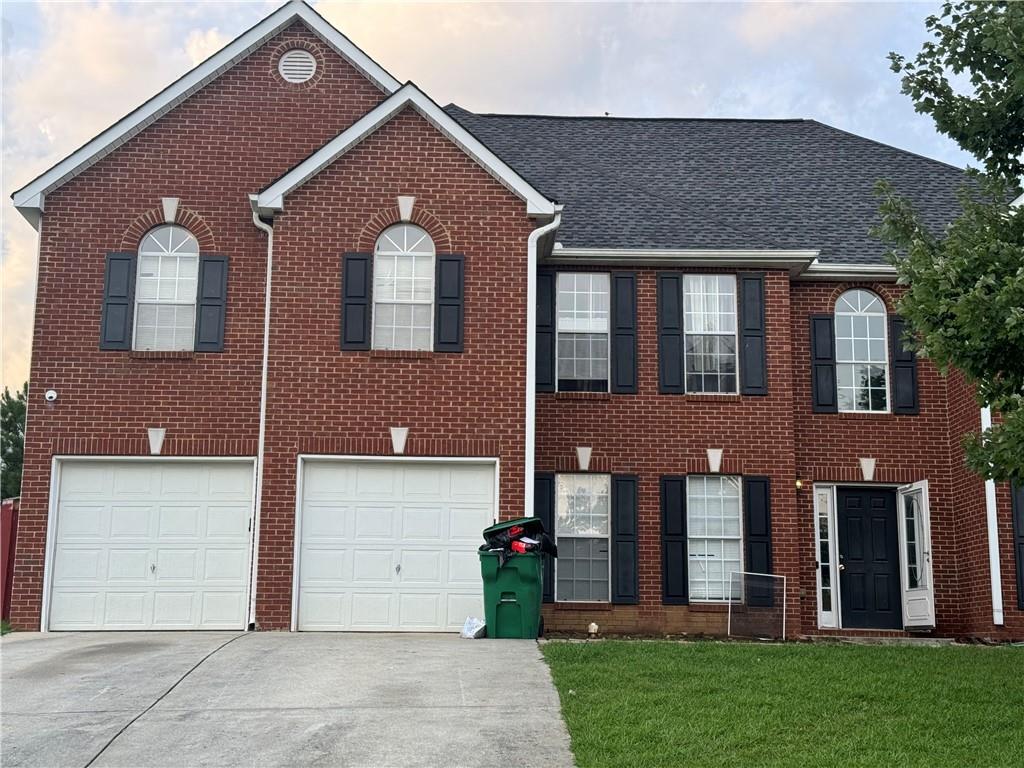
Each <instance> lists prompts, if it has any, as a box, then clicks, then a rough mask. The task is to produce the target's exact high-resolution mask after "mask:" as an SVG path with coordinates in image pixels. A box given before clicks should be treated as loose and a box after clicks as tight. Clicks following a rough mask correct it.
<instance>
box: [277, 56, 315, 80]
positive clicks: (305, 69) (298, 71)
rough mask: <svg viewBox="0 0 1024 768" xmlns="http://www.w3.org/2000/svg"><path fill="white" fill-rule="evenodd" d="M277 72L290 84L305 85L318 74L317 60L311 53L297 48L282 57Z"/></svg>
mask: <svg viewBox="0 0 1024 768" xmlns="http://www.w3.org/2000/svg"><path fill="white" fill-rule="evenodd" d="M277 71H278V72H280V73H281V77H283V78H284V79H285V80H287V81H288V82H289V83H304V82H306V81H307V80H309V79H310V78H311V77H313V74H314V73H315V72H316V59H315V58H314V57H313V54H311V53H310V52H309V51H304V50H302V49H301V48H296V49H294V50H291V51H288V53H286V54H285V55H284V56H282V57H281V60H280V61H278V62H277Z"/></svg>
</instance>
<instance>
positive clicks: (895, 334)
mask: <svg viewBox="0 0 1024 768" xmlns="http://www.w3.org/2000/svg"><path fill="white" fill-rule="evenodd" d="M906 332H907V323H906V321H905V320H904V319H903V318H902V317H900V316H899V315H893V316H892V317H891V318H890V320H889V344H890V346H891V347H892V412H893V413H899V414H904V415H908V416H916V415H917V413H918V412H919V411H920V406H919V404H918V400H917V354H916V353H915V352H914V350H912V349H910V348H909V347H907V346H906V344H904V339H903V337H904V335H905V334H906Z"/></svg>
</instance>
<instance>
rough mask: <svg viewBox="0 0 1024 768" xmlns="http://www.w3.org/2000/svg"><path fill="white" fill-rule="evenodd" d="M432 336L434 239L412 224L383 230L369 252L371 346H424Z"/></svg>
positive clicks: (430, 346) (407, 347) (411, 347)
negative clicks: (371, 320)
mask: <svg viewBox="0 0 1024 768" xmlns="http://www.w3.org/2000/svg"><path fill="white" fill-rule="evenodd" d="M433 339H434V241H433V240H431V239H430V235H428V234H427V233H426V232H425V231H424V230H423V229H421V228H420V227H417V226H415V225H413V224H396V225H394V226H392V227H388V228H387V229H385V230H384V231H383V232H382V233H381V235H380V237H378V238H377V244H376V246H375V247H374V251H373V341H372V346H373V348H374V349H405V350H429V349H431V348H432V346H433Z"/></svg>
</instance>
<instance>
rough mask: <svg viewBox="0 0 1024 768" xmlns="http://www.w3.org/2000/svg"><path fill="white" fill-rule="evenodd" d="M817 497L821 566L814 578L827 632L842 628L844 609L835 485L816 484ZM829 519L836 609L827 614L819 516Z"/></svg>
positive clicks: (816, 551)
mask: <svg viewBox="0 0 1024 768" xmlns="http://www.w3.org/2000/svg"><path fill="white" fill-rule="evenodd" d="M813 494H814V496H813V498H814V544H815V549H814V562H815V563H816V564H817V567H816V568H815V569H814V570H815V575H814V583H815V590H816V592H815V599H816V606H817V609H818V626H819V627H821V628H825V629H839V628H840V626H839V623H840V619H839V617H840V616H842V611H841V610H840V604H839V601H840V599H841V598H840V589H839V571H838V569H837V567H836V564H837V563H838V562H839V544H838V542H837V540H836V534H837V531H836V514H835V509H836V488H835V486H834V485H815V486H814V488H813ZM821 514H824V515H825V516H826V521H827V522H826V527H827V528H828V560H829V562H828V566H829V583H830V584H831V585H832V586H831V592H832V609H831V610H828V611H826V610H825V609H824V608H823V607H822V603H821V588H822V583H821V561H820V559H819V557H818V555H819V553H820V552H821V544H822V541H821V529H820V527H819V526H818V518H819V515H821Z"/></svg>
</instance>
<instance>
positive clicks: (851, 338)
mask: <svg viewBox="0 0 1024 768" xmlns="http://www.w3.org/2000/svg"><path fill="white" fill-rule="evenodd" d="M886 333H887V332H886V322H885V305H884V304H883V303H882V300H881V299H880V298H879V297H878V296H876V295H875V294H873V293H871V292H870V291H865V290H862V289H860V288H857V289H854V290H850V291H846V293H844V294H843V295H842V296H840V297H839V299H838V300H837V301H836V378H837V385H838V395H839V410H840V411H868V412H872V411H873V412H880V413H885V412H887V411H888V410H889V353H888V343H887V336H886Z"/></svg>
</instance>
